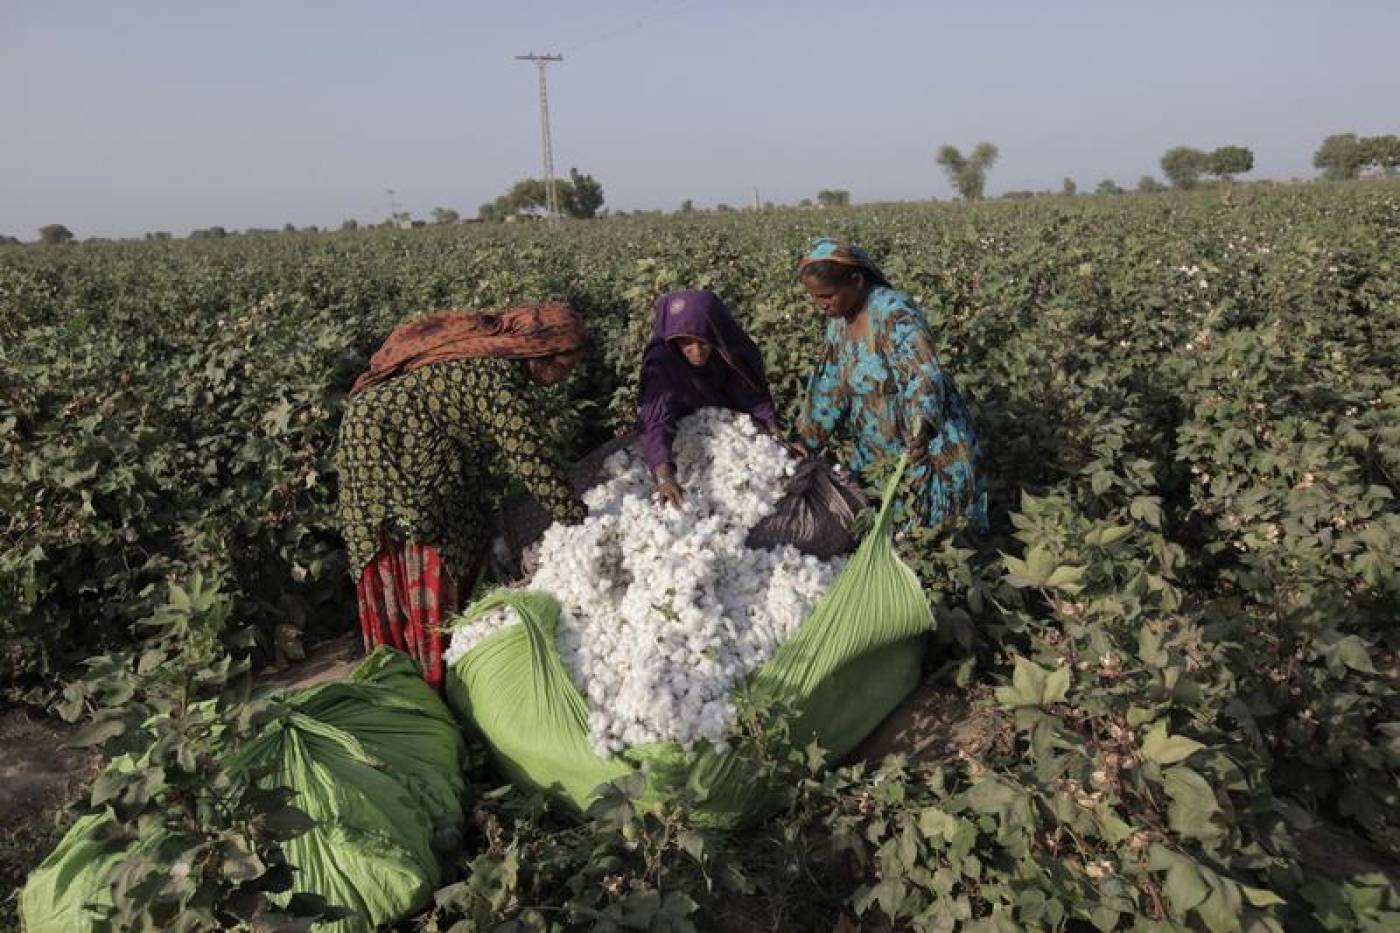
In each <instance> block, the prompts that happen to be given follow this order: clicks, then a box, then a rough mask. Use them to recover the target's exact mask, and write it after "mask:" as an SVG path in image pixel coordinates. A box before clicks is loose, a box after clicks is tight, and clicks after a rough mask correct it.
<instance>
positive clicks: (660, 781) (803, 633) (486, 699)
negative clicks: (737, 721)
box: [447, 464, 933, 827]
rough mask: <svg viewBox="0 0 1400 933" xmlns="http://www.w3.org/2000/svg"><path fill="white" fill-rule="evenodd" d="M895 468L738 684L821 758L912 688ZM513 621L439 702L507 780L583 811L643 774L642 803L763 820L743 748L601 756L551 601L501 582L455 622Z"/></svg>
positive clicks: (910, 580) (758, 769)
mask: <svg viewBox="0 0 1400 933" xmlns="http://www.w3.org/2000/svg"><path fill="white" fill-rule="evenodd" d="M902 473H903V465H902V464H901V466H900V468H899V470H898V471H897V472H896V475H895V476H894V477H893V478H892V479H891V480H890V483H889V485H888V486H887V487H886V489H885V495H884V498H883V501H882V503H881V506H880V512H879V515H878V518H877V519H876V522H875V525H874V527H873V528H872V529H871V531H870V532H869V533H868V534H867V535H866V537H865V539H864V540H863V541H862V542H861V544H860V547H859V548H858V549H857V550H856V552H855V554H854V555H853V556H852V557H851V559H850V561H849V562H848V563H847V564H846V567H845V568H844V569H843V570H842V571H841V573H840V575H839V576H838V577H837V578H836V581H835V582H834V583H833V584H832V586H831V589H830V590H828V591H827V593H826V594H825V595H824V596H823V597H822V598H821V599H820V600H819V601H818V602H817V605H816V606H815V607H813V609H812V613H811V615H810V616H808V617H807V619H806V620H805V621H803V623H802V625H801V626H800V627H799V628H798V630H797V632H795V633H794V634H793V636H792V637H791V638H790V639H788V640H787V641H786V642H784V643H783V644H782V645H781V646H780V647H779V648H778V650H777V651H776V652H775V653H774V655H773V657H771V658H770V659H769V660H768V661H767V662H766V663H765V664H764V665H763V666H762V667H760V668H759V669H758V670H757V671H755V672H754V674H753V675H752V677H751V679H750V681H749V683H748V685H747V686H748V689H750V690H751V691H752V692H753V694H754V695H755V696H756V697H758V698H761V700H773V701H777V702H778V703H780V704H782V705H783V706H785V707H786V708H788V709H789V710H790V711H791V712H790V715H792V716H795V720H794V721H793V723H792V734H791V741H792V742H793V743H794V744H795V745H797V746H798V747H805V746H806V745H807V744H808V743H810V742H811V741H813V740H815V741H816V742H818V743H819V744H820V745H821V747H822V748H823V749H825V750H826V751H827V753H828V755H829V756H830V758H831V759H835V758H838V757H840V756H842V755H844V754H846V753H847V752H849V751H850V750H851V749H853V748H854V747H855V746H856V745H857V744H859V743H860V741H861V740H862V739H864V738H865V737H866V736H867V735H868V734H869V733H870V732H871V731H872V730H873V729H874V728H875V726H877V725H878V724H879V723H880V721H881V720H882V719H884V718H885V717H886V716H887V715H888V714H889V713H890V712H891V711H892V710H893V709H894V708H895V707H896V706H897V705H898V704H899V703H900V701H901V700H903V699H904V697H905V696H907V695H908V694H909V692H910V691H911V690H913V688H914V687H915V686H916V685H917V684H918V681H919V674H920V670H921V666H922V660H923V643H924V639H923V635H924V634H925V633H926V632H928V631H930V630H931V629H932V627H933V616H932V613H931V611H930V609H929V605H928V601H927V599H926V598H925V596H924V593H923V590H922V588H921V587H920V586H919V581H918V579H917V578H916V577H915V576H914V572H913V571H912V570H910V568H909V566H908V565H907V564H905V563H904V562H903V561H902V560H900V559H899V557H898V556H897V555H896V554H895V553H894V549H893V547H892V545H891V543H890V525H891V522H892V518H891V502H892V499H893V495H894V490H895V489H896V487H897V484H898V482H899V479H900V475H901V474H902ZM503 605H504V606H510V607H512V608H513V609H515V611H516V612H517V613H518V614H519V616H520V619H521V622H520V624H518V625H512V626H509V627H507V628H505V629H502V630H501V631H499V632H496V633H495V634H493V635H491V636H489V637H487V638H486V639H484V640H483V641H482V642H481V644H479V645H477V646H476V647H475V648H473V649H472V650H471V651H470V652H468V653H467V654H466V655H464V656H463V657H461V658H459V659H458V660H457V661H456V663H454V664H453V665H452V666H451V667H450V668H449V669H448V672H447V695H448V701H449V702H450V703H451V704H452V706H453V708H454V709H455V710H456V711H457V712H458V713H459V714H460V715H461V716H462V718H463V719H464V720H466V721H467V722H469V723H470V724H471V725H472V726H473V727H474V728H475V729H476V731H477V732H479V733H480V735H481V736H482V737H483V738H484V739H485V741H486V743H487V744H488V746H489V747H490V749H491V751H492V753H493V754H494V755H495V757H496V760H497V761H498V762H499V763H500V765H501V767H502V768H503V769H504V770H505V772H506V773H507V774H508V775H509V776H510V778H511V780H512V781H513V782H514V783H516V784H517V786H524V787H528V788H535V789H540V790H544V791H547V792H549V793H551V794H553V795H555V796H556V797H558V798H560V799H562V800H565V801H567V802H568V803H570V804H572V805H573V806H574V807H576V808H577V809H579V810H583V809H586V808H587V806H588V804H589V803H590V802H591V801H592V800H593V799H594V797H595V792H596V790H597V788H598V787H599V786H600V785H602V784H605V783H607V782H609V781H614V780H616V779H618V778H621V777H624V776H626V775H628V774H631V773H633V772H634V771H636V770H638V769H639V768H640V769H641V770H642V771H643V772H645V774H646V776H647V789H646V791H645V793H644V795H643V797H642V803H643V804H644V805H646V804H649V803H650V804H654V803H657V802H659V801H662V800H666V799H675V798H677V797H679V796H681V795H685V796H686V797H687V798H688V799H689V800H690V801H691V802H692V807H693V809H692V815H693V816H694V818H695V819H696V820H697V822H699V823H701V824H706V825H711V826H720V827H724V826H734V825H738V824H740V823H743V822H746V821H748V820H750V819H752V818H755V817H757V816H759V815H761V814H762V813H763V812H764V810H765V809H766V808H767V806H768V804H769V803H770V801H771V798H772V793H771V790H772V788H771V787H770V785H769V783H768V781H767V780H766V779H765V778H764V774H765V773H766V772H764V770H763V766H762V764H761V762H760V761H759V760H758V756H757V755H756V754H755V752H754V750H753V748H752V746H746V744H745V743H744V742H742V741H741V742H737V743H735V744H734V745H733V746H732V748H731V750H730V751H728V752H725V753H720V752H717V751H716V750H715V749H714V748H712V747H711V746H709V745H708V744H703V743H702V744H701V745H698V746H696V747H695V748H694V749H693V750H691V751H689V752H687V751H686V750H684V749H683V748H681V747H680V746H679V745H675V744H670V743H662V744H653V745H643V746H634V747H632V748H630V749H627V750H625V751H624V752H622V753H621V754H620V755H618V756H617V757H614V758H602V757H599V756H598V755H597V753H595V752H594V750H593V747H592V745H591V744H590V743H589V740H588V702H587V700H585V699H584V697H583V695H582V694H581V693H580V692H579V690H578V688H577V687H576V686H575V685H574V684H573V682H572V681H571V680H570V678H569V674H568V671H567V670H566V669H565V667H564V662H563V660H562V659H561V658H560V655H559V651H558V648H557V647H556V645H555V641H554V634H555V629H556V627H557V626H558V622H559V606H558V603H556V602H555V601H554V600H553V598H551V597H550V596H548V595H546V594H544V593H538V592H522V591H511V590H498V591H496V592H495V593H492V594H490V595H488V596H487V597H485V598H484V599H483V600H481V601H480V602H478V603H476V604H475V605H474V606H472V607H471V608H470V609H469V610H468V611H467V613H466V614H465V616H464V617H463V619H462V621H461V622H460V623H458V624H470V623H471V620H473V619H475V618H477V617H479V616H481V615H483V614H485V613H487V612H490V611H491V610H493V609H495V608H497V607H499V606H503Z"/></svg>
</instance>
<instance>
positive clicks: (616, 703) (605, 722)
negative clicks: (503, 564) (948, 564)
mask: <svg viewBox="0 0 1400 933" xmlns="http://www.w3.org/2000/svg"><path fill="white" fill-rule="evenodd" d="M674 453H675V460H676V472H677V479H678V480H679V482H680V484H681V486H682V487H684V489H685V501H684V503H683V504H682V505H681V506H680V507H679V508H672V507H664V506H660V505H658V504H657V503H656V502H655V501H653V499H652V489H653V484H652V480H651V477H650V475H649V473H648V471H647V468H646V464H645V463H644V462H643V461H642V460H641V459H640V458H639V457H637V456H636V455H634V454H633V453H631V451H630V450H626V449H624V450H622V451H619V452H618V453H617V454H614V455H613V456H612V457H611V458H609V459H608V461H607V463H606V464H605V465H604V477H605V478H604V480H603V482H601V483H600V484H599V485H597V486H595V487H594V488H593V489H591V490H589V492H588V493H587V494H586V495H585V496H584V502H585V504H587V506H588V517H587V519H585V520H584V522H583V523H582V524H579V525H572V526H570V525H557V524H556V525H553V526H551V527H550V528H549V529H548V530H547V531H546V532H545V534H544V537H543V539H542V540H541V543H540V555H539V557H540V564H539V570H538V571H537V572H536V573H535V576H534V578H533V579H532V580H531V581H530V584H529V587H530V589H532V590H540V591H543V592H546V593H548V594H550V595H551V596H553V597H554V598H555V599H556V600H557V601H558V602H559V604H560V607H561V612H560V617H559V628H558V631H557V632H556V643H557V645H558V647H559V653H560V656H561V657H562V658H563V661H564V665H565V667H566V668H567V669H568V671H569V674H570V676H571V677H572V679H573V681H574V683H575V685H576V686H577V687H578V688H579V690H580V692H581V693H582V694H583V695H584V696H585V697H586V698H587V700H588V704H589V708H590V713H589V734H590V739H591V741H592V743H593V747H594V749H595V750H596V751H597V752H598V753H599V754H600V755H603V756H605V757H606V756H608V755H610V754H612V753H614V752H618V751H621V750H622V749H623V748H626V747H629V746H632V745H642V744H647V743H652V742H676V743H679V744H680V745H682V746H684V747H687V748H689V747H691V746H692V745H694V743H696V742H698V741H701V740H705V741H708V742H711V743H713V744H714V745H716V746H719V747H721V748H723V747H725V736H726V734H727V733H728V732H729V730H730V728H731V727H732V726H733V724H734V721H735V718H736V716H737V709H736V707H735V704H734V701H733V699H732V697H731V693H732V692H733V690H734V688H735V687H736V686H738V685H739V684H740V683H742V682H743V680H744V679H745V678H746V677H747V676H748V675H749V674H750V673H751V672H752V671H753V670H754V669H755V668H757V667H759V666H760V665H761V664H762V663H763V662H764V661H766V660H767V659H768V658H769V657H770V656H772V654H773V652H774V651H775V650H776V649H777V647H778V645H780V644H782V643H783V641H785V640H786V639H787V638H788V637H789V636H790V635H791V634H792V633H793V632H795V631H796V630H797V627H798V626H799V625H801V623H802V620H803V619H804V618H806V616H807V614H808V612H810V610H811V608H812V606H813V605H814V604H815V603H816V601H817V599H818V598H819V597H820V596H821V594H822V593H823V592H825V591H826V589H827V587H829V586H830V585H831V583H832V581H833V580H834V579H835V577H836V574H837V572H838V571H839V570H840V568H841V566H842V564H843V563H844V560H843V559H836V560H831V561H821V560H818V559H817V558H815V557H811V556H808V555H805V554H803V553H801V552H800V551H798V550H797V549H796V548H793V547H786V546H785V547H781V548H777V549H773V550H754V549H751V548H748V547H745V545H744V539H745V538H746V537H747V535H748V532H749V529H750V528H752V527H753V526H754V525H755V524H757V523H758V522H759V521H761V520H762V519H763V518H765V517H767V516H768V515H769V514H770V513H771V512H772V511H773V509H774V507H775V506H776V505H777V503H778V500H779V499H781V498H782V495H783V489H784V482H785V480H786V478H787V477H788V476H790V475H792V472H793V469H794V465H795V464H794V461H793V460H792V458H791V457H790V455H789V454H788V452H787V451H786V450H785V449H784V448H783V446H782V445H781V444H779V443H778V442H777V441H775V440H773V439H772V438H771V437H768V436H767V435H765V434H763V433H762V432H761V431H759V429H758V428H757V426H756V425H755V424H754V422H753V420H752V419H751V418H749V417H748V416H747V415H739V414H735V413H732V412H728V411H724V410H721V409H712V408H711V409H703V410H701V411H699V412H697V413H696V414H694V415H691V416H690V417H688V418H685V419H683V420H682V421H681V422H680V425H679V429H678V432H677V436H676V441H675V445H674ZM517 621H518V619H517V617H516V615H515V612H514V610H512V609H509V608H501V609H498V610H496V611H494V612H491V613H489V614H488V615H486V616H483V617H482V618H480V619H477V620H476V621H474V622H472V623H471V624H470V625H465V626H461V627H458V628H457V629H455V630H454V632H453V635H452V641H451V644H450V645H449V647H448V650H447V653H446V656H445V657H446V661H447V663H448V664H452V663H454V662H456V661H457V660H458V659H459V658H461V657H462V656H464V655H465V654H466V653H467V652H468V651H470V650H471V649H472V648H473V647H474V646H475V645H477V644H478V643H479V642H480V641H481V640H482V639H483V638H485V637H486V636H487V635H490V634H491V633H492V632H494V631H496V630H498V629H500V628H503V627H505V626H507V625H511V624H513V623H515V622H517Z"/></svg>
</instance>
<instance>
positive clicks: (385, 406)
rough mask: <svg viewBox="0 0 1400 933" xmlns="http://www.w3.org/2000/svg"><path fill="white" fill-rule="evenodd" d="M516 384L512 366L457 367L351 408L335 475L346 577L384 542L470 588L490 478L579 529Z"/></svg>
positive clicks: (573, 499)
mask: <svg viewBox="0 0 1400 933" xmlns="http://www.w3.org/2000/svg"><path fill="white" fill-rule="evenodd" d="M526 378H527V377H526V375H525V369H524V367H523V366H522V365H521V363H520V362H519V361H518V360H503V359H494V358H479V359H466V360H455V361H452V362H445V363H432V364H430V365H427V366H424V367H422V368H420V369H415V370H413V371H412V372H409V373H405V374H404V375H402V376H397V377H395V378H393V379H390V380H389V381H387V382H382V383H379V384H378V385H374V386H371V387H370V388H368V389H366V390H365V391H363V392H361V393H360V394H359V395H356V396H354V397H353V398H351V399H350V402H349V404H348V405H347V407H346V411H345V417H344V419H343V420H342V421H341V425H340V446H339V449H338V450H337V452H336V466H337V468H338V469H339V472H340V503H339V506H338V515H339V518H340V523H341V531H342V534H343V535H344V537H345V544H346V548H347V549H348V551H349V554H350V570H351V574H352V575H353V576H356V577H358V576H359V575H360V572H361V570H362V569H363V568H364V567H365V566H367V565H368V564H369V563H370V562H371V561H372V560H373V559H374V556H375V554H376V553H377V552H378V551H379V548H380V546H381V532H383V533H384V535H387V536H388V537H390V538H399V539H401V540H406V541H414V542H417V543H420V544H427V545H431V546H432V547H434V548H436V549H437V550H438V552H439V554H440V556H441V558H442V560H443V562H444V564H445V565H446V566H447V568H448V570H449V572H450V573H451V574H452V575H453V577H454V578H456V579H457V580H459V581H462V583H463V584H464V585H470V582H471V580H472V579H473V578H474V577H475V575H476V570H477V567H478V566H479V561H480V559H481V557H482V555H483V554H484V553H485V547H486V544H487V537H488V535H489V534H490V524H489V515H488V512H487V508H486V500H487V494H488V492H489V490H490V488H491V484H492V475H493V472H494V474H495V475H496V476H501V475H511V476H514V477H516V478H518V479H519V480H520V481H521V483H523V484H524V486H525V488H526V489H527V490H528V491H529V492H530V493H531V494H532V495H533V496H534V497H535V498H536V499H538V500H539V502H540V504H541V505H542V506H544V507H545V509H547V510H548V511H549V513H550V515H552V516H553V517H554V519H555V520H556V521H561V522H566V523H574V522H579V521H582V520H583V518H584V515H585V512H586V510H585V508H584V505H583V503H582V502H581V501H580V500H579V498H578V496H577V495H576V494H575V493H574V491H573V489H572V487H570V485H569V483H568V480H567V479H566V478H565V473H564V470H563V466H562V464H561V463H560V462H559V459H558V458H557V456H555V454H554V453H553V451H552V449H551V445H550V443H549V441H548V439H547V438H546V437H545V436H544V435H543V433H542V432H541V431H540V429H539V428H538V426H537V424H536V419H535V418H534V417H533V415H532V413H531V410H530V407H529V404H528V401H527V400H528V398H529V394H530V393H529V389H528V387H527V385H526ZM493 467H494V471H493V469H492V468H493Z"/></svg>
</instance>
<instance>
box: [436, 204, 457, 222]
mask: <svg viewBox="0 0 1400 933" xmlns="http://www.w3.org/2000/svg"><path fill="white" fill-rule="evenodd" d="M461 219H462V215H461V214H459V213H457V212H456V211H454V210H453V209H452V208H450V207H435V208H433V223H435V224H455V223H456V222H457V221H459V220H461Z"/></svg>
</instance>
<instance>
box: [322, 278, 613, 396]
mask: <svg viewBox="0 0 1400 933" xmlns="http://www.w3.org/2000/svg"><path fill="white" fill-rule="evenodd" d="M585 336H586V331H585V329H584V326H583V318H581V317H579V316H578V313H577V312H576V311H574V310H573V309H572V308H570V307H569V306H568V305H565V304H560V303H559V302H552V301H546V302H541V303H539V304H532V305H523V306H521V307H518V308H511V309H509V310H506V311H434V312H433V313H432V314H429V315H427V316H425V317H420V318H418V319H417V320H413V321H409V322H408V323H407V324H401V325H399V326H398V327H397V328H395V329H394V331H393V333H391V334H390V335H389V336H388V338H386V339H385V341H384V343H383V344H382V345H381V346H380V347H379V349H378V350H376V351H375V353H374V356H373V357H371V358H370V361H369V370H368V371H366V372H365V373H363V374H362V375H361V376H360V378H359V379H356V380H355V385H354V387H353V388H352V389H351V390H350V394H351V395H356V394H358V393H360V392H363V391H364V390H365V389H367V388H369V387H370V386H372V385H377V384H379V383H381V382H383V381H385V380H386V379H392V378H394V377H395V376H401V375H403V374H404V373H407V372H412V371H413V370H415V369H417V368H419V367H420V366H427V365H428V364H429V363H444V362H448V361H451V360H464V359H476V358H479V357H483V356H493V357H497V358H500V359H507V360H524V359H530V358H532V357H539V356H554V355H555V354H557V353H568V352H569V351H570V350H577V349H578V348H579V347H581V346H583V341H584V337H585Z"/></svg>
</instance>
